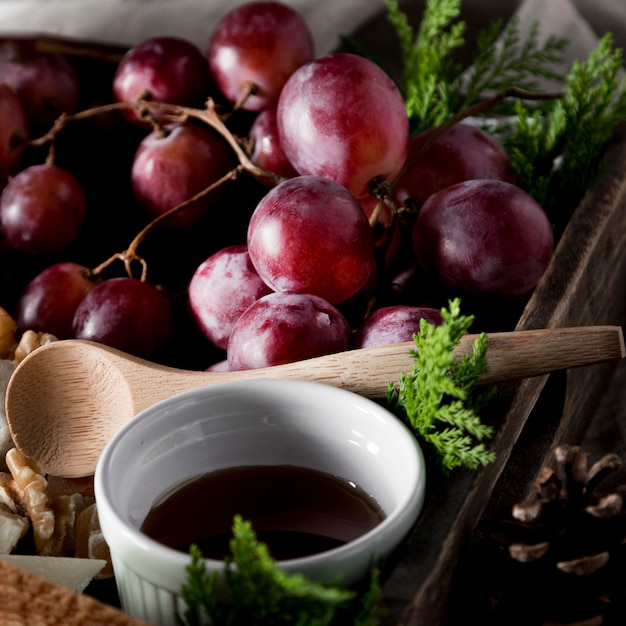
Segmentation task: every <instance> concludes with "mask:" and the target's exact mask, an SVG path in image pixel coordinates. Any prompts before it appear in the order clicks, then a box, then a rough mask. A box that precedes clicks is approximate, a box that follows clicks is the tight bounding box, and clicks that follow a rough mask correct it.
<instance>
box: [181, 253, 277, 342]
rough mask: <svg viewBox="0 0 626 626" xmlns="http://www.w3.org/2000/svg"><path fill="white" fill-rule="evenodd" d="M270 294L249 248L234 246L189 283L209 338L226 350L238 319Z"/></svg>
mask: <svg viewBox="0 0 626 626" xmlns="http://www.w3.org/2000/svg"><path fill="white" fill-rule="evenodd" d="M270 291H271V289H270V288H269V287H268V286H267V285H266V284H265V283H264V282H263V281H262V280H261V278H260V276H259V275H258V273H257V271H256V270H255V269H254V266H253V265H252V263H251V262H250V255H249V254H248V249H247V247H246V246H245V245H232V246H227V247H226V248H222V249H221V250H218V251H217V252H215V253H214V254H212V255H211V256H210V257H209V258H207V259H206V260H205V261H203V262H202V263H201V264H200V265H199V266H198V268H197V269H196V271H195V272H194V274H193V276H192V277H191V281H190V282H189V290H188V293H189V306H190V308H191V312H192V314H193V317H194V319H195V321H196V323H197V324H198V326H199V327H200V329H201V330H202V332H203V333H204V335H205V336H206V337H207V339H209V341H211V342H212V343H213V344H215V345H216V346H217V347H218V348H221V349H222V350H226V348H227V346H228V338H229V337H230V333H231V331H232V328H233V326H234V325H235V322H236V321H237V319H238V318H239V316H240V315H241V314H242V313H243V312H244V311H245V310H246V309H247V308H248V307H249V306H250V305H251V304H252V303H253V302H254V301H255V300H258V299H259V298H260V297H262V296H265V295H267V294H268V293H270Z"/></svg>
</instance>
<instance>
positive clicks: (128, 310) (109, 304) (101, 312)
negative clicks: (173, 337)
mask: <svg viewBox="0 0 626 626" xmlns="http://www.w3.org/2000/svg"><path fill="white" fill-rule="evenodd" d="M172 322H173V313H172V308H171V305H170V303H169V301H168V300H167V298H166V297H165V296H164V295H163V294H162V293H161V292H160V291H159V290H158V289H157V288H156V287H154V286H152V285H149V284H148V283H146V282H144V281H141V280H139V279H137V278H130V277H119V278H109V279H108V280H105V281H103V282H102V283H100V284H99V285H98V286H97V287H94V288H93V289H92V290H91V291H90V292H89V293H88V294H87V295H86V296H85V297H84V298H83V299H82V301H81V303H80V304H79V305H78V307H77V309H76V313H75V315H74V321H73V334H74V337H75V338H76V339H85V340H88V341H96V342H99V343H103V344H105V345H107V346H110V347H112V348H117V349H119V350H123V351H125V352H128V353H130V354H134V355H135V356H138V357H142V358H145V359H147V358H150V357H152V356H153V355H155V354H156V353H157V351H158V350H159V349H160V348H162V347H163V345H164V344H165V342H166V340H167V339H168V337H169V335H170V332H171V327H172Z"/></svg>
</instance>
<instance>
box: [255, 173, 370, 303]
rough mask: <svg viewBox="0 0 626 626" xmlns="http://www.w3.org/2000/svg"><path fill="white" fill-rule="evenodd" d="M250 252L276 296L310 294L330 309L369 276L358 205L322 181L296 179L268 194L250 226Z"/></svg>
mask: <svg viewBox="0 0 626 626" xmlns="http://www.w3.org/2000/svg"><path fill="white" fill-rule="evenodd" d="M248 252H249V254H250V259H251V260H252V264H253V265H254V267H255V268H256V271H257V272H258V273H259V276H260V277H261V278H262V279H263V281H264V282H265V283H266V284H267V285H268V286H269V287H270V288H271V289H272V290H274V291H290V292H294V293H310V294H314V295H317V296H320V297H322V298H324V299H326V300H328V301H329V302H331V303H333V304H337V303H339V302H343V301H345V300H348V298H350V297H352V296H353V295H354V294H355V293H357V292H358V291H359V290H360V289H361V287H363V286H364V285H365V283H366V282H367V280H368V278H369V276H370V274H371V273H372V271H373V269H374V267H375V262H374V246H373V239H372V229H371V227H370V225H369V222H368V221H367V217H366V215H365V213H364V211H363V209H362V207H361V205H360V204H359V202H358V200H357V199H356V198H355V197H354V196H353V195H352V194H351V193H350V192H349V191H348V190H347V189H346V188H345V187H343V186H342V185H340V184H339V183H336V182H334V181H332V180H329V179H327V178H322V177H320V176H297V177H295V178H291V179H288V180H286V181H284V182H282V183H280V184H279V185H277V186H276V187H274V188H273V189H271V190H270V191H269V192H268V193H267V194H266V195H265V196H264V197H263V198H262V199H261V201H260V202H259V204H258V205H257V207H256V209H255V210H254V212H253V214H252V217H251V218H250V222H249V225H248Z"/></svg>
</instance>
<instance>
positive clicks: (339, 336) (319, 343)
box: [227, 293, 350, 371]
mask: <svg viewBox="0 0 626 626" xmlns="http://www.w3.org/2000/svg"><path fill="white" fill-rule="evenodd" d="M349 341H350V326H349V325H348V322H347V321H346V319H345V318H344V316H343V315H342V314H341V313H340V312H339V311H338V310H337V309H336V308H335V307H334V306H333V305H332V304H330V303H329V302H327V301H326V300H324V299H323V298H319V297H318V296H314V295H311V294H294V293H271V294H268V295H267V296H263V297H262V298H259V299H258V300H256V301H255V302H254V303H253V304H252V305H250V307H248V309H246V311H245V312H244V313H243V314H242V315H241V316H240V317H239V319H238V320H237V322H236V323H235V326H234V327H233V330H232V332H231V335H230V340H229V342H228V349H227V357H228V369H229V370H231V371H236V370H245V369H255V368H259V367H269V366H271V365H280V364H282V363H291V362H293V361H300V360H302V359H308V358H312V357H315V356H321V355H323V354H331V353H334V352H340V351H342V350H346V349H347V348H348V346H349Z"/></svg>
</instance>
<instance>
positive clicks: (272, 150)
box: [248, 105, 298, 178]
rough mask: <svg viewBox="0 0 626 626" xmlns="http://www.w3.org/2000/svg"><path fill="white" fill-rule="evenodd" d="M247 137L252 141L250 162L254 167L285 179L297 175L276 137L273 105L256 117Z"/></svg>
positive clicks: (274, 107)
mask: <svg viewBox="0 0 626 626" xmlns="http://www.w3.org/2000/svg"><path fill="white" fill-rule="evenodd" d="M248 136H249V137H250V139H252V140H253V141H254V148H253V150H252V153H251V154H250V160H251V161H252V162H253V163H254V164H255V165H258V166H259V167H262V168H263V169H266V170H269V171H270V172H274V174H277V175H278V176H284V177H285V178H293V177H294V176H297V175H298V172H296V169H295V168H294V166H293V165H292V164H291V162H290V161H289V159H288V158H287V155H286V154H285V151H284V150H283V147H282V145H281V143H280V138H279V137H278V125H277V122H276V106H275V105H270V106H268V107H267V108H265V109H263V111H261V112H260V113H259V114H258V115H257V116H256V118H255V119H254V121H253V122H252V125H251V126H250V132H249V133H248Z"/></svg>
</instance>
